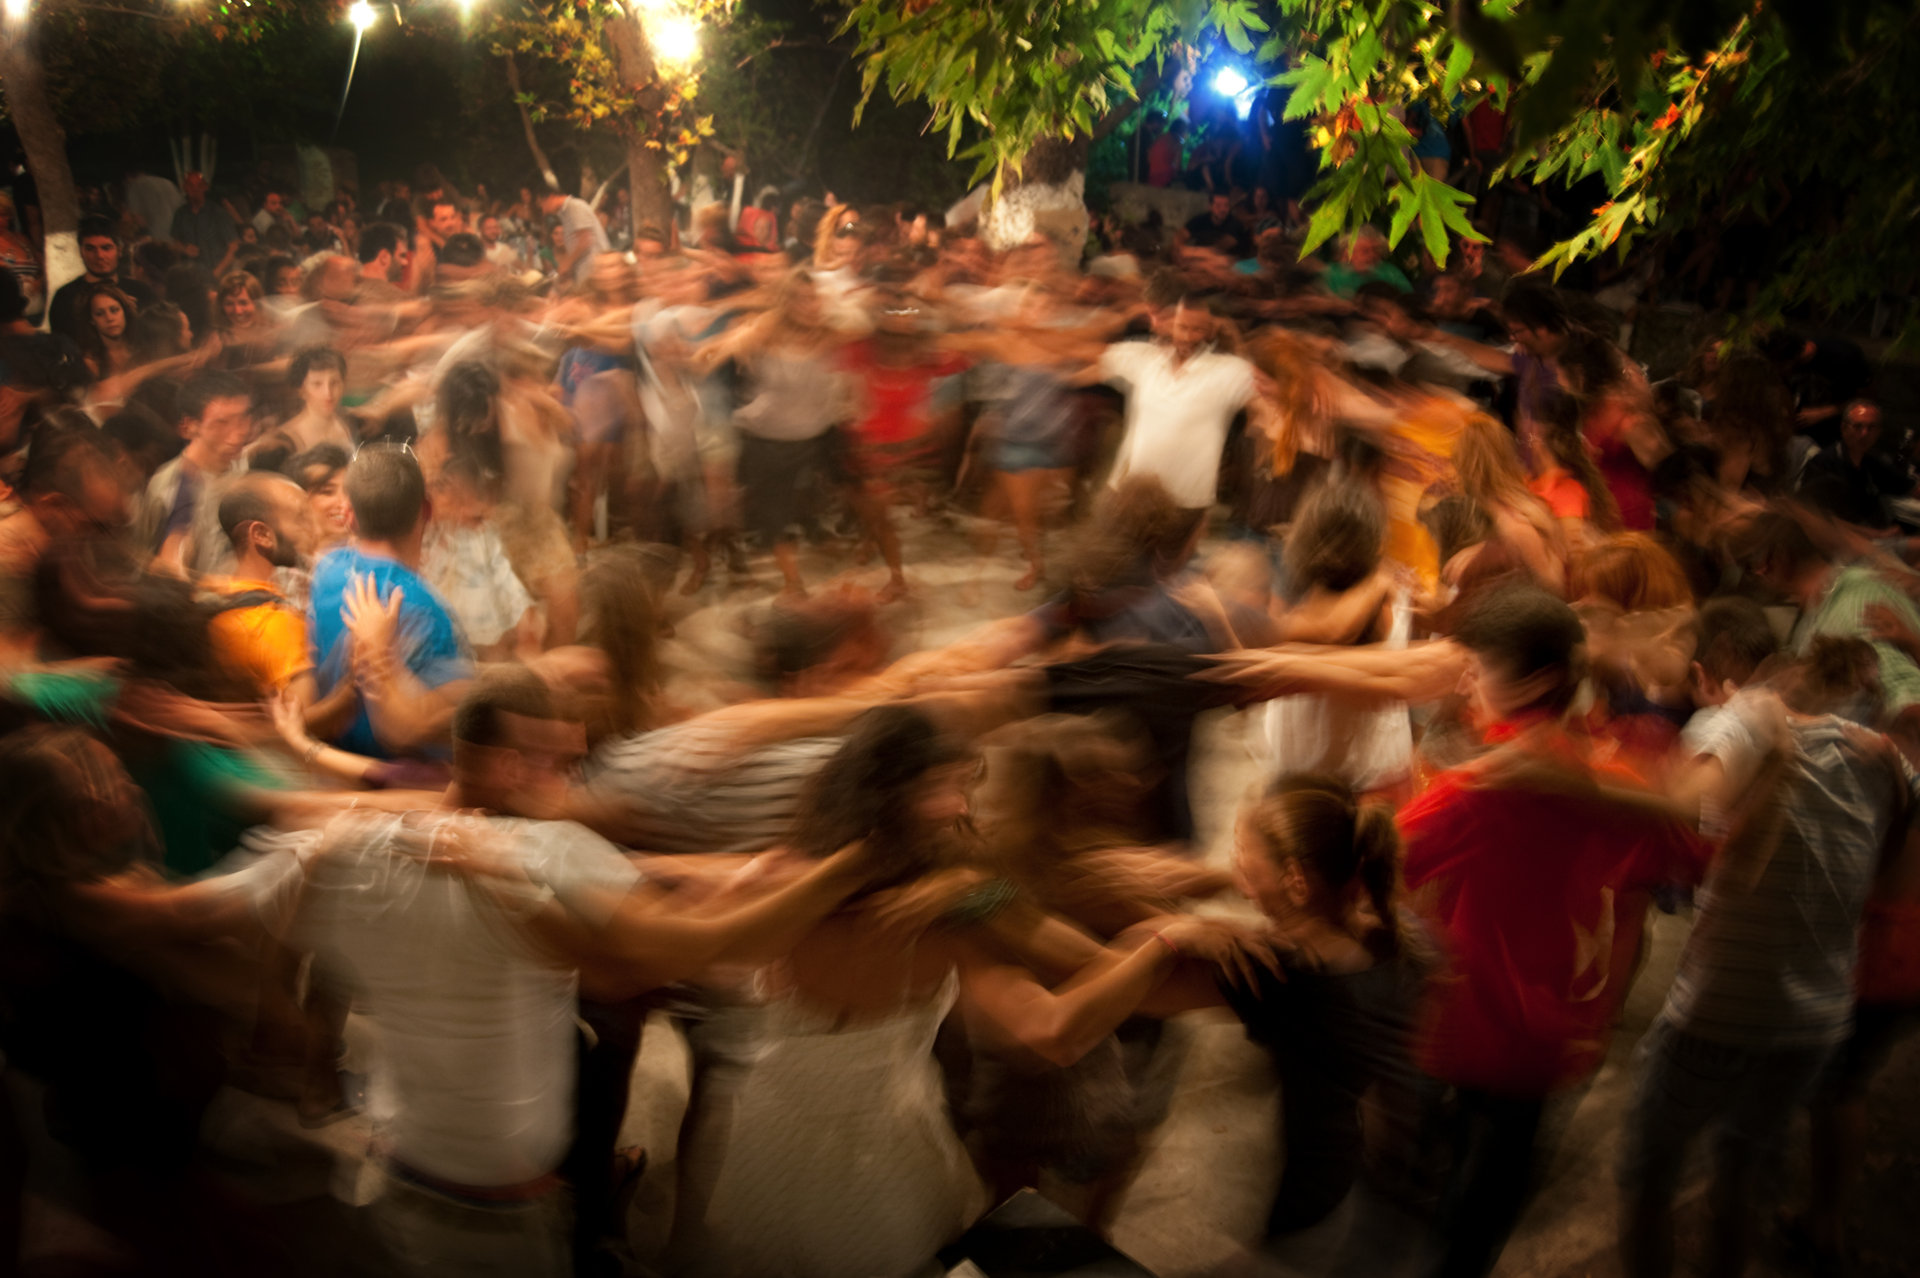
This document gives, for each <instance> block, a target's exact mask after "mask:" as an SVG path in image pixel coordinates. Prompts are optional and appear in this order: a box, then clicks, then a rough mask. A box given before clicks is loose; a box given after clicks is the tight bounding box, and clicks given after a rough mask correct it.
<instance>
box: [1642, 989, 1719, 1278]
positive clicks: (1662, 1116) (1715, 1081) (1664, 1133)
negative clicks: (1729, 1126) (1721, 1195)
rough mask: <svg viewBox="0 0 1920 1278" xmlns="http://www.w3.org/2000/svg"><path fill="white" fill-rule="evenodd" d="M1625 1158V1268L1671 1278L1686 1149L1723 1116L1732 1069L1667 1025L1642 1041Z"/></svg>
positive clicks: (1650, 1277) (1647, 1276) (1658, 1023)
mask: <svg viewBox="0 0 1920 1278" xmlns="http://www.w3.org/2000/svg"><path fill="white" fill-rule="evenodd" d="M1635 1063H1636V1065H1637V1067H1638V1070H1639V1078H1638V1081H1637V1083H1636V1085H1635V1088H1634V1097H1633V1107H1632V1109H1631V1110H1630V1111H1629V1113H1628V1115H1627V1130H1626V1139H1625V1145H1624V1148H1623V1150H1622V1152H1621V1159H1620V1169H1619V1181H1620V1262H1621V1267H1622V1268H1623V1269H1624V1270H1625V1271H1626V1273H1627V1274H1628V1276H1629V1278H1665V1275H1667V1274H1670V1273H1672V1272H1673V1254H1674V1244H1673V1200H1674V1196H1675V1194H1677V1193H1678V1192H1679V1188H1680V1175H1681V1172H1682V1170H1683V1169H1684V1167H1685V1164H1686V1157H1687V1150H1688V1148H1689V1147H1690V1146H1691V1145H1692V1143H1693V1141H1694V1139H1695V1138H1696V1137H1697V1136H1698V1135H1699V1134H1700V1132H1701V1131H1702V1130H1703V1129H1704V1128H1705V1127H1706V1125H1707V1124H1708V1123H1710V1122H1712V1121H1713V1119H1714V1118H1715V1116H1716V1115H1717V1114H1718V1112H1719V1098H1720V1095H1721V1091H1722V1089H1723V1088H1724V1087H1725V1085H1726V1084H1727V1082H1728V1081H1729V1079H1730V1078H1731V1077H1732V1075H1731V1074H1730V1068H1731V1066H1732V1062H1731V1060H1730V1057H1729V1056H1728V1055H1727V1054H1725V1053H1718V1052H1714V1051H1713V1050H1712V1047H1711V1045H1707V1044H1702V1043H1700V1041H1699V1040H1697V1039H1690V1038H1688V1037H1687V1036H1686V1035H1683V1034H1681V1033H1680V1032H1679V1031H1678V1030H1676V1029H1674V1028H1673V1026H1672V1025H1670V1024H1668V1023H1667V1022H1666V1021H1665V1020H1660V1021H1656V1022H1654V1025H1653V1028H1652V1029H1650V1030H1648V1031H1647V1036H1646V1038H1644V1039H1643V1040H1641V1043H1640V1047H1639V1050H1638V1052H1636V1054H1635Z"/></svg>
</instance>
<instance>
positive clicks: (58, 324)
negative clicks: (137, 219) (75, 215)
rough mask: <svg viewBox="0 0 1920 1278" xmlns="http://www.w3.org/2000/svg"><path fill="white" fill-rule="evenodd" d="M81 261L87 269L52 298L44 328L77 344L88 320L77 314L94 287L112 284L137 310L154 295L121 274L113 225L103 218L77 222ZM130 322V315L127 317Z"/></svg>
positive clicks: (69, 281)
mask: <svg viewBox="0 0 1920 1278" xmlns="http://www.w3.org/2000/svg"><path fill="white" fill-rule="evenodd" d="M80 260H81V262H82V263H84V264H85V267H86V269H85V270H84V271H83V272H82V273H81V275H80V277H79V278H78V279H73V280H68V281H67V282H66V283H65V284H62V285H61V286H60V287H59V288H58V289H57V290H55V292H54V294H53V301H52V302H50V303H49V304H48V306H47V327H48V328H50V329H52V330H53V331H54V332H56V333H58V334H60V336H62V337H65V338H69V339H71V340H72V341H75V342H78V341H80V340H81V337H82V335H83V334H84V333H85V332H86V328H87V317H86V316H85V315H83V314H81V312H80V304H81V301H82V299H83V297H84V295H85V294H86V291H87V290H88V289H89V288H91V287H92V286H93V285H95V284H111V285H113V286H114V287H115V288H117V289H119V290H120V291H121V292H122V293H125V294H126V295H127V296H128V297H130V298H132V299H133V301H134V304H135V305H136V306H141V307H146V306H151V305H152V304H153V300H154V293H153V290H152V289H151V288H148V287H147V286H146V284H145V283H143V282H142V281H140V280H136V279H133V278H131V277H130V276H123V275H121V274H120V241H119V239H118V238H117V237H116V236H115V235H114V233H113V223H112V222H109V221H108V220H107V219H106V218H104V217H86V218H82V219H80ZM127 319H128V320H129V321H131V320H132V319H133V317H132V316H131V315H129V316H128V317H127Z"/></svg>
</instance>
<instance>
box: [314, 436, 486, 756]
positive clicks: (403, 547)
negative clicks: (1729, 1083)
mask: <svg viewBox="0 0 1920 1278" xmlns="http://www.w3.org/2000/svg"><path fill="white" fill-rule="evenodd" d="M346 488H347V501H348V503H349V504H350V505H351V506H352V507H353V524H354V535H353V538H352V540H351V541H349V542H348V543H347V544H346V545H345V546H343V547H341V548H340V549H338V550H334V551H330V552H328V553H327V554H326V555H324V556H322V557H321V559H320V561H319V562H318V563H317V564H315V565H314V569H313V586H312V593H311V595H310V596H309V602H308V605H307V608H308V613H307V636H308V642H309V643H311V644H312V645H313V664H314V669H315V671H316V672H317V674H318V678H319V684H320V695H321V696H322V697H325V696H326V695H327V694H328V693H330V692H332V691H333V689H334V688H336V687H337V686H339V684H340V683H341V682H342V681H343V680H349V679H351V680H356V681H357V682H358V684H359V698H358V705H357V708H356V709H355V712H354V715H353V718H352V720H351V721H350V722H349V723H348V724H347V725H346V727H345V729H344V730H343V731H340V732H339V733H337V734H334V735H332V737H331V740H332V741H333V743H334V744H335V745H337V746H339V747H340V748H341V749H342V750H349V751H352V752H354V753H356V754H365V755H371V756H373V757H374V758H378V759H385V758H391V757H393V756H394V755H396V754H408V753H420V752H422V751H425V750H430V749H432V748H434V747H438V746H441V745H442V744H444V742H445V740H446V736H447V730H448V724H449V723H450V721H451V719H452V717H453V709H454V707H455V706H456V705H457V704H459V701H460V697H461V694H462V692H463V691H464V690H465V688H466V685H467V683H468V682H469V681H470V680H471V679H472V678H473V656H472V654H471V652H469V651H468V648H467V643H466V639H465V638H464V637H463V636H462V635H461V633H460V629H459V627H458V626H457V625H456V624H455V623H454V620H453V617H452V615H451V614H450V613H448V612H447V609H446V606H445V605H444V604H442V603H441V602H440V599H439V597H438V596H436V595H435V594H434V593H433V590H432V588H431V587H429V586H428V585H427V583H426V581H425V580H424V579H423V578H421V577H420V575H419V572H418V569H419V566H420V543H421V540H422V538H423V537H424V536H425V533H426V518H425V515H426V502H427V486H426V480H425V479H424V478H423V477H422V475H421V473H420V463H419V462H417V461H415V460H414V457H413V454H412V453H411V452H409V451H407V450H406V449H405V448H404V447H400V446H373V447H368V448H363V449H361V450H360V452H358V453H357V454H355V456H354V459H353V461H352V463H351V464H350V465H348V467H347V482H346ZM349 609H351V610H352V611H353V612H354V614H355V620H354V623H353V625H352V626H349V624H348V621H347V618H346V615H345V614H346V612H347V611H348V610H349ZM356 644H358V645H359V646H361V647H362V649H363V651H361V652H359V653H356V652H355V651H354V648H355V646H356Z"/></svg>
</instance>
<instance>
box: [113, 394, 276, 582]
mask: <svg viewBox="0 0 1920 1278" xmlns="http://www.w3.org/2000/svg"><path fill="white" fill-rule="evenodd" d="M180 434H181V437H182V438H184V439H185V440H186V441H187V446H186V448H184V449H183V450H181V453H180V455H179V456H178V457H176V458H174V459H173V460H172V461H170V462H168V463H167V464H166V465H164V466H162V467H161V468H160V469H159V470H157V471H155V472H154V474H153V478H152V479H151V480H149V481H148V483H147V491H146V496H145V499H144V500H143V501H142V502H141V506H140V518H139V535H140V542H141V544H142V545H143V546H146V547H148V548H150V549H151V550H152V551H153V552H154V558H153V562H154V566H155V567H156V568H158V569H160V570H162V571H167V572H179V573H185V572H189V571H191V572H199V573H204V572H225V571H228V570H229V569H230V568H231V566H232V560H231V554H232V552H231V550H230V548H229V547H228V545H227V540H226V538H225V537H224V536H222V535H221V533H220V524H219V518H218V511H219V503H220V497H221V495H222V493H221V492H217V491H215V490H216V488H217V487H218V485H219V484H220V481H221V480H223V479H224V478H226V477H227V476H228V475H230V474H232V473H234V472H235V471H237V470H238V469H239V467H240V458H241V455H242V454H243V453H244V452H245V451H246V447H247V445H248V444H249V443H251V442H252V440H253V394H252V392H251V391H249V390H248V389H247V384H246V383H245V382H243V381H241V380H240V379H239V378H238V377H236V376H234V375H233V374H232V373H222V372H213V371H203V372H200V373H196V374H194V376H193V377H192V378H191V379H189V380H188V382H187V384H186V386H184V387H183V388H182V389H181V391H180Z"/></svg>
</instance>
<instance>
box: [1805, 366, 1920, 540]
mask: <svg viewBox="0 0 1920 1278" xmlns="http://www.w3.org/2000/svg"><path fill="white" fill-rule="evenodd" d="M1879 442H1880V406H1879V405H1878V404H1876V403H1874V402H1873V401H1872V400H1870V399H1856V400H1854V401H1853V402H1852V403H1851V404H1848V405H1847V411H1846V417H1845V419H1844V420H1843V421H1842V423H1841V426H1840V442H1839V443H1838V444H1836V445H1834V446H1833V447H1831V448H1822V449H1821V450H1820V451H1819V452H1817V453H1815V454H1814V455H1813V457H1812V458H1811V459H1810V460H1809V461H1808V462H1807V468H1806V471H1805V473H1804V474H1803V475H1802V476H1801V478H1800V497H1801V500H1803V501H1805V502H1806V503H1807V504H1808V505H1810V506H1813V507H1815V508H1816V509H1819V510H1824V511H1826V512H1827V513H1828V514H1829V515H1832V516H1833V517H1834V518H1835V519H1839V520H1844V521H1845V522H1847V523H1849V524H1854V525H1857V526H1858V527H1860V528H1864V529H1867V530H1868V531H1869V532H1873V533H1876V534H1881V535H1884V534H1886V533H1888V532H1889V531H1890V530H1891V525H1892V523H1893V519H1892V514H1891V512H1890V510H1889V509H1888V506H1887V502H1888V500H1889V499H1890V498H1894V497H1911V496H1912V495H1913V493H1914V478H1913V474H1912V473H1911V472H1910V471H1908V470H1907V468H1906V467H1904V466H1902V465H1900V464H1899V463H1897V462H1895V461H1893V460H1892V459H1891V458H1889V457H1887V456H1886V455H1885V454H1884V453H1881V452H1878V451H1876V447H1875V446H1876V445H1877V444H1878V443H1879Z"/></svg>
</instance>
